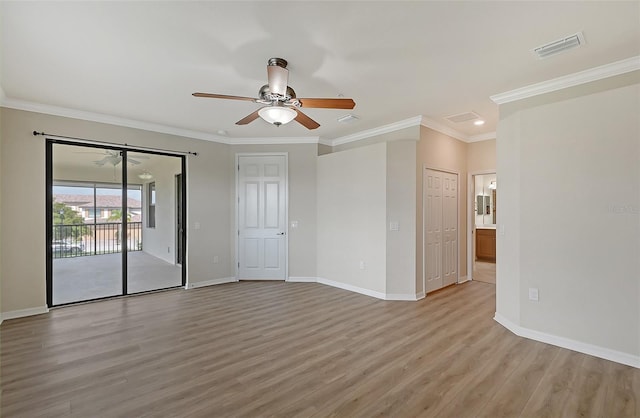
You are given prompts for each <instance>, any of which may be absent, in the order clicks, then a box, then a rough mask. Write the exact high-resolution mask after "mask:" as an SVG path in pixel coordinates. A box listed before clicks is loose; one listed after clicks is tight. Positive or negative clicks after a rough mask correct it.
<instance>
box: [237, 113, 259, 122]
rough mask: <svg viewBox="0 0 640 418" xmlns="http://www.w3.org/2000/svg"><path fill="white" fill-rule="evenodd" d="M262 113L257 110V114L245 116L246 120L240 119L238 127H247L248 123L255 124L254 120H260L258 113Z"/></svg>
mask: <svg viewBox="0 0 640 418" xmlns="http://www.w3.org/2000/svg"><path fill="white" fill-rule="evenodd" d="M259 111H260V109H258V110H256V111H255V112H253V113H251V114H249V115H247V116H245V117H244V118H242V119H240V120H239V121H237V122H236V125H246V124H248V123H251V122H253V121H254V120H256V119H258V116H260V115H258V112H259Z"/></svg>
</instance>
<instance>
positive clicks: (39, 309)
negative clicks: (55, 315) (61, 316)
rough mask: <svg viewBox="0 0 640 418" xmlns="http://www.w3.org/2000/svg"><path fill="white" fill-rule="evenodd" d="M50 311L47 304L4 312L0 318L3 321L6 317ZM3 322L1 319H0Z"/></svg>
mask: <svg viewBox="0 0 640 418" xmlns="http://www.w3.org/2000/svg"><path fill="white" fill-rule="evenodd" d="M47 312H49V308H47V307H46V306H38V307H36V308H27V309H18V310H17V311H9V312H2V314H0V318H1V319H2V321H4V320H6V319H15V318H22V317H25V316H31V315H40V314H44V313H47ZM0 322H1V321H0Z"/></svg>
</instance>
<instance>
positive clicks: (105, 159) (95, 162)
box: [93, 157, 111, 167]
mask: <svg viewBox="0 0 640 418" xmlns="http://www.w3.org/2000/svg"><path fill="white" fill-rule="evenodd" d="M110 158H111V157H104V158H103V159H101V160H97V161H94V162H93V163H94V164H95V165H99V166H100V167H102V166H103V165H105V164H106V163H107V161H108V160H109V159H110Z"/></svg>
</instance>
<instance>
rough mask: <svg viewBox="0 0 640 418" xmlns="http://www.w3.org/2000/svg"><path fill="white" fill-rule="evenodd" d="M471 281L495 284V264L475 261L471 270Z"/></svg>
mask: <svg viewBox="0 0 640 418" xmlns="http://www.w3.org/2000/svg"><path fill="white" fill-rule="evenodd" d="M473 280H477V281H479V282H483V283H491V284H496V263H490V262H488V261H478V260H476V262H475V263H474V268H473Z"/></svg>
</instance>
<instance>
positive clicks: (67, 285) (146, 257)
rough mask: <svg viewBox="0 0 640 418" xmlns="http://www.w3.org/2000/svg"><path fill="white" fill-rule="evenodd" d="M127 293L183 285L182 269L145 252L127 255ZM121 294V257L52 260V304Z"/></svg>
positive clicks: (105, 255)
mask: <svg viewBox="0 0 640 418" xmlns="http://www.w3.org/2000/svg"><path fill="white" fill-rule="evenodd" d="M127 264H128V269H127V270H128V271H127V278H128V293H129V294H131V293H138V292H145V291H148V290H157V289H165V288H168V287H174V286H180V285H182V268H181V267H180V266H177V265H173V264H171V263H167V262H166V261H164V260H161V259H159V258H157V257H154V256H152V255H150V254H147V253H145V252H143V251H132V252H130V253H128V262H127ZM120 294H122V255H121V254H104V255H94V256H85V257H70V258H56V259H54V260H53V304H54V305H60V304H64V303H70V302H79V301H83V300H89V299H96V298H103V297H107V296H117V295H120Z"/></svg>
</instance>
